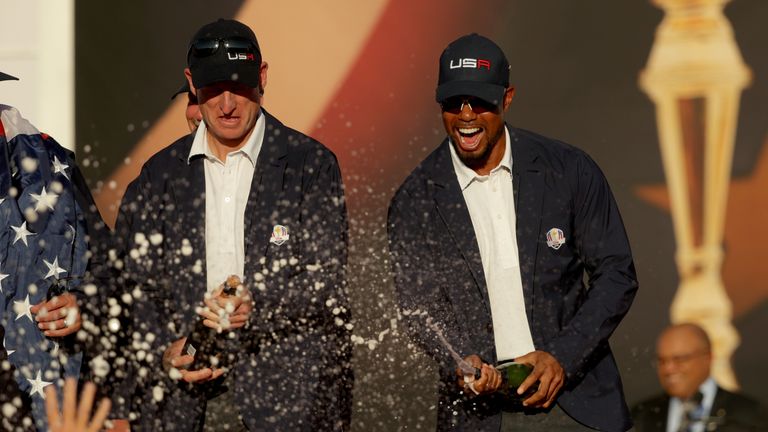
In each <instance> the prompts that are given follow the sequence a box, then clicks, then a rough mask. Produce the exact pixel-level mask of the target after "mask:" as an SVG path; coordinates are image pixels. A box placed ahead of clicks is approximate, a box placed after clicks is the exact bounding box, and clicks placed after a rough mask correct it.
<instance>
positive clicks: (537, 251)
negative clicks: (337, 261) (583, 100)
mask: <svg viewBox="0 0 768 432" xmlns="http://www.w3.org/2000/svg"><path fill="white" fill-rule="evenodd" d="M507 127H508V129H509V134H510V138H511V145H512V146H511V151H512V159H513V165H512V174H513V189H514V200H515V211H516V216H517V220H516V229H517V243H518V249H519V259H520V271H521V275H522V282H523V293H524V298H525V309H526V313H527V317H528V322H529V325H530V329H531V333H532V336H533V342H534V345H535V347H536V349H537V350H542V351H546V352H549V353H550V354H552V355H553V356H554V357H555V358H557V359H558V361H559V362H560V364H561V365H562V366H563V368H564V369H565V373H566V384H565V386H564V390H563V391H562V393H561V394H560V396H559V397H558V400H557V402H558V404H559V405H560V406H561V407H562V408H563V410H565V411H566V412H567V413H568V414H569V415H570V416H571V417H573V418H575V419H576V420H578V421H579V422H581V423H583V424H586V425H588V426H591V427H594V428H598V429H601V430H612V431H619V430H622V431H623V430H627V429H629V428H630V427H631V421H630V418H629V412H628V410H627V406H626V403H625V400H624V395H623V390H622V385H621V379H620V377H619V372H618V370H617V367H616V363H615V361H614V358H613V355H612V353H611V349H610V347H609V345H608V338H609V337H610V335H611V333H613V331H614V330H615V329H616V326H618V324H619V322H620V321H621V319H622V318H623V317H624V315H625V314H626V313H627V311H628V309H629V306H630V304H631V303H632V299H633V298H634V296H635V292H636V291H637V287H638V285H637V280H636V274H635V269H634V264H633V262H632V255H631V251H630V247H629V242H628V240H627V236H626V233H625V231H624V226H623V223H622V221H621V217H620V215H619V211H618V208H617V206H616V202H615V201H614V198H613V196H612V194H611V191H610V188H609V186H608V183H607V182H606V180H605V178H604V176H603V174H602V172H601V171H600V169H599V168H598V167H597V165H596V164H595V163H594V161H592V160H591V159H590V158H589V156H587V155H586V154H585V153H584V152H583V151H581V150H579V149H577V148H574V147H572V146H569V145H567V144H565V143H562V142H559V141H555V140H552V139H549V138H546V137H543V136H540V135H536V134H534V133H531V132H528V131H524V130H521V129H515V128H512V127H509V126H507ZM449 145H450V143H449V142H448V140H447V139H446V140H445V141H443V143H442V144H441V145H440V147H438V148H437V149H436V150H435V151H433V152H432V154H430V155H429V156H428V157H427V158H426V159H425V160H424V161H423V162H422V163H421V164H420V165H419V166H418V167H417V168H416V169H415V170H414V171H413V172H412V173H411V174H410V176H408V178H407V179H406V180H405V182H404V183H403V185H402V186H401V187H400V188H399V190H398V191H397V192H396V194H395V196H394V198H393V199H392V202H391V205H390V209H389V218H388V234H389V240H390V251H391V254H392V258H393V271H394V277H395V286H396V291H397V294H398V299H399V300H398V301H399V304H400V307H401V308H403V310H404V311H405V313H404V315H405V316H406V317H407V318H408V321H409V328H410V334H411V336H412V338H413V339H414V340H415V341H416V342H417V343H418V344H419V345H420V346H421V347H422V348H423V349H424V350H425V351H426V352H427V353H428V354H429V355H431V356H432V357H433V358H434V359H436V360H437V362H438V365H439V368H440V376H441V385H440V387H439V398H440V403H439V407H438V429H440V430H447V429H457V430H473V431H480V430H487V431H497V430H499V427H500V422H501V407H502V402H501V400H500V399H499V398H498V397H497V396H494V395H491V396H487V397H478V398H473V399H465V398H464V396H463V393H462V392H461V390H460V389H459V388H457V384H456V377H455V372H454V371H455V368H456V365H455V362H453V360H451V358H450V357H449V356H448V353H447V351H446V350H445V348H444V347H443V346H442V345H441V344H440V343H439V342H438V340H437V339H436V338H435V336H434V335H433V334H432V332H430V331H429V330H426V327H425V326H424V322H423V320H424V319H425V318H426V317H431V319H432V320H433V321H434V322H436V323H437V324H438V325H439V326H440V327H441V328H442V329H443V332H444V333H445V335H446V337H447V339H448V340H449V341H450V343H451V344H452V345H453V346H454V347H455V348H456V350H457V351H458V352H459V353H460V354H461V355H462V356H466V355H469V354H478V355H479V356H480V357H481V358H483V359H485V360H486V361H489V362H493V361H498V360H505V359H497V357H496V352H495V345H494V339H493V324H492V320H491V309H490V305H489V300H488V292H487V287H486V281H485V276H484V274H483V266H482V261H481V258H480V252H479V249H478V246H477V238H476V236H475V233H474V230H473V227H472V220H471V219H470V215H469V211H468V210H467V205H466V203H465V201H464V197H463V195H462V191H461V190H460V186H459V183H458V180H457V178H456V174H455V172H454V169H453V165H452V163H451V156H450V149H449ZM552 228H559V229H561V230H562V231H563V233H564V235H565V244H563V245H562V246H561V247H559V248H558V249H554V248H552V247H548V246H547V238H546V233H547V231H549V230H550V229H552ZM584 274H586V275H587V276H588V279H589V281H588V283H587V284H586V285H585V284H584V281H583V277H584Z"/></svg>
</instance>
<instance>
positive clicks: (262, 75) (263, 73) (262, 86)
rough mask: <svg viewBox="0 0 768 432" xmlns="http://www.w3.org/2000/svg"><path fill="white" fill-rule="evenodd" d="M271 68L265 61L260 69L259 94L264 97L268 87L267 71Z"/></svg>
mask: <svg viewBox="0 0 768 432" xmlns="http://www.w3.org/2000/svg"><path fill="white" fill-rule="evenodd" d="M268 68H269V65H268V64H267V62H265V61H263V62H261V67H260V68H259V84H260V88H259V93H260V94H261V95H262V96H263V95H264V89H265V88H266V87H267V69H268Z"/></svg>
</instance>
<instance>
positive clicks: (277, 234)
mask: <svg viewBox="0 0 768 432" xmlns="http://www.w3.org/2000/svg"><path fill="white" fill-rule="evenodd" d="M288 238H290V235H288V227H285V226H282V225H275V226H274V228H272V237H271V238H270V239H269V242H270V243H272V244H276V245H278V246H280V245H281V244H283V243H285V242H286V241H288Z"/></svg>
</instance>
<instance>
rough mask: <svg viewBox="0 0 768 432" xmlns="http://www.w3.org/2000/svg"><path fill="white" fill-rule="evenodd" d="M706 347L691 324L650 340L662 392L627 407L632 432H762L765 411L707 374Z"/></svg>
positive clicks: (709, 351)
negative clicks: (654, 345) (633, 425)
mask: <svg viewBox="0 0 768 432" xmlns="http://www.w3.org/2000/svg"><path fill="white" fill-rule="evenodd" d="M711 367H712V345H711V342H710V340H709V336H707V332H706V331H704V329H703V328H701V327H699V326H698V325H696V324H693V323H681V324H675V325H671V326H669V327H667V328H666V329H664V331H662V332H661V334H660V335H659V338H658V340H657V342H656V368H657V369H656V372H657V373H658V376H659V382H660V383H661V387H662V388H663V389H664V393H663V394H660V395H656V396H654V397H652V398H649V399H647V400H645V401H643V402H640V403H639V404H637V405H636V406H635V407H633V408H632V418H633V419H634V421H635V429H636V430H637V432H653V431H675V432H676V431H684V432H689V431H690V432H704V431H720V432H723V431H725V432H727V431H764V430H768V411H766V408H765V407H763V406H761V405H760V404H759V403H758V402H757V401H755V400H754V399H751V398H749V397H747V396H745V395H742V394H739V393H734V392H730V391H728V390H726V389H724V388H722V387H720V386H719V385H718V383H717V382H716V381H715V379H714V378H713V377H712V376H710V370H711Z"/></svg>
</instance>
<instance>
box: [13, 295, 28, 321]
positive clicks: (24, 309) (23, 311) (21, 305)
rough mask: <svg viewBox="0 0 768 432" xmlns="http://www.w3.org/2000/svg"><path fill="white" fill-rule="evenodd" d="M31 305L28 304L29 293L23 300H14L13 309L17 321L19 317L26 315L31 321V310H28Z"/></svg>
mask: <svg viewBox="0 0 768 432" xmlns="http://www.w3.org/2000/svg"><path fill="white" fill-rule="evenodd" d="M31 307H32V306H31V305H30V304H29V294H27V297H26V298H25V299H24V301H20V300H14V301H13V311H14V312H16V321H18V320H19V318H21V317H23V316H26V317H27V318H29V320H30V321H32V312H31V311H30V310H29V308H31Z"/></svg>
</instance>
